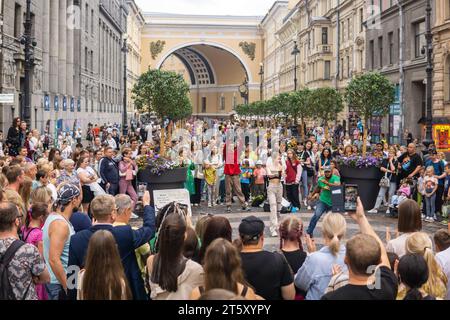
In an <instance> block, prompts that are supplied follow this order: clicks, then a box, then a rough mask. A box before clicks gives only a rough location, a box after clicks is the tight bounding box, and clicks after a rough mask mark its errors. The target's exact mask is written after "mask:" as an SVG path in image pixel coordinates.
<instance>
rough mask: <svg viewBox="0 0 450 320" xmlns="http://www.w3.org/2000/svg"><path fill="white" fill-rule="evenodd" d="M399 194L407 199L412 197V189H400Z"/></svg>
mask: <svg viewBox="0 0 450 320" xmlns="http://www.w3.org/2000/svg"><path fill="white" fill-rule="evenodd" d="M398 193H399V194H402V195H404V196H405V197H409V196H410V195H411V188H410V187H409V186H406V187H400V189H398Z"/></svg>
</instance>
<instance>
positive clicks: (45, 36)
mask: <svg viewBox="0 0 450 320" xmlns="http://www.w3.org/2000/svg"><path fill="white" fill-rule="evenodd" d="M50 1H51V0H44V1H43V14H42V65H43V66H44V68H43V75H42V76H43V77H42V88H43V91H46V90H49V89H50V69H49V68H48V66H49V65H50Z"/></svg>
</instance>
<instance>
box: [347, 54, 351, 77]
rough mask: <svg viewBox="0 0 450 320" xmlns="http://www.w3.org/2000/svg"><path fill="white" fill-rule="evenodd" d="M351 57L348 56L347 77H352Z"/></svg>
mask: <svg viewBox="0 0 450 320" xmlns="http://www.w3.org/2000/svg"><path fill="white" fill-rule="evenodd" d="M350 77H351V75H350V57H349V56H347V78H350Z"/></svg>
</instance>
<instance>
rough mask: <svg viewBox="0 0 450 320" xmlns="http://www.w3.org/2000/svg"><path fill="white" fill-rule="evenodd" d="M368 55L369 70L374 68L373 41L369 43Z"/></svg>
mask: <svg viewBox="0 0 450 320" xmlns="http://www.w3.org/2000/svg"><path fill="white" fill-rule="evenodd" d="M369 54H370V69H372V70H373V69H374V68H375V44H374V41H373V40H370V42H369Z"/></svg>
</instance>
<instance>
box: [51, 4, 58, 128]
mask: <svg viewBox="0 0 450 320" xmlns="http://www.w3.org/2000/svg"><path fill="white" fill-rule="evenodd" d="M49 1H50V43H49V48H50V50H49V51H50V52H49V57H50V65H49V70H50V79H49V81H50V85H49V91H50V93H51V94H50V111H51V116H50V118H51V119H52V120H53V121H54V122H52V123H51V128H50V132H54V129H55V127H56V123H55V122H56V121H57V120H58V112H56V111H55V107H54V102H55V100H54V99H55V96H57V94H58V73H59V60H58V59H59V48H58V44H59V1H53V0H49Z"/></svg>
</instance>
